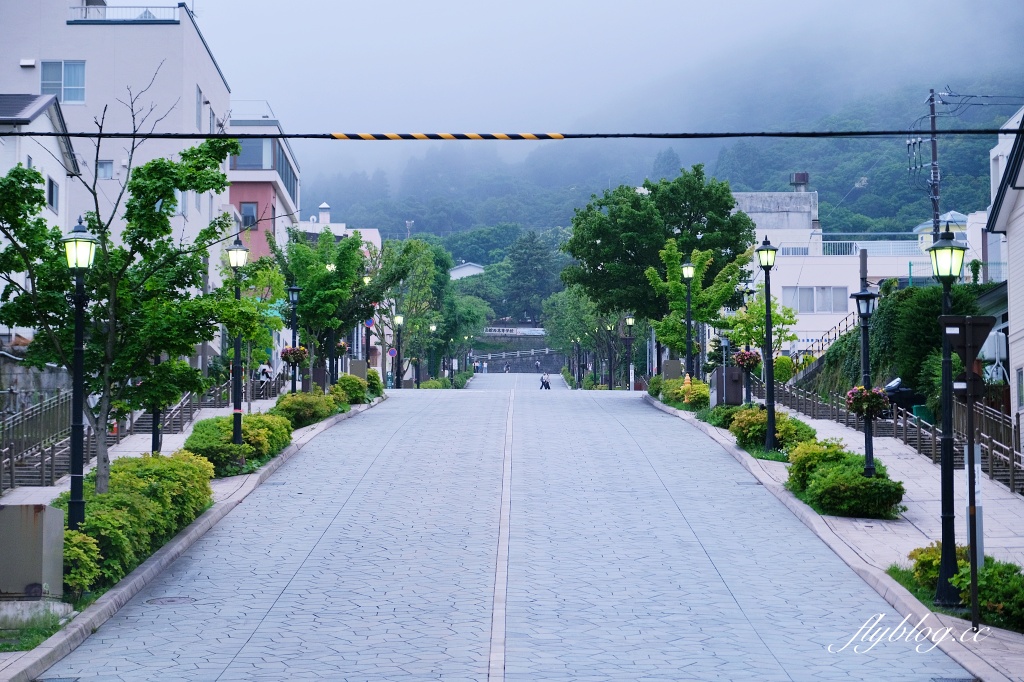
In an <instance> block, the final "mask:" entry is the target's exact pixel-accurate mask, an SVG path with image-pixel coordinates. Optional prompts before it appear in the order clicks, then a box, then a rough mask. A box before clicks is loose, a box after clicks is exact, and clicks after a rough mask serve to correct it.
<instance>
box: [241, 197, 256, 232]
mask: <svg viewBox="0 0 1024 682" xmlns="http://www.w3.org/2000/svg"><path fill="white" fill-rule="evenodd" d="M258 210H259V209H258V206H257V204H256V202H255V201H243V202H242V203H241V205H240V206H239V211H238V212H239V213H241V214H242V228H243V229H246V230H253V229H256V216H257V212H258Z"/></svg>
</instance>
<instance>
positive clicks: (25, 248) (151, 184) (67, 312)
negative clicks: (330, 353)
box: [0, 140, 255, 493]
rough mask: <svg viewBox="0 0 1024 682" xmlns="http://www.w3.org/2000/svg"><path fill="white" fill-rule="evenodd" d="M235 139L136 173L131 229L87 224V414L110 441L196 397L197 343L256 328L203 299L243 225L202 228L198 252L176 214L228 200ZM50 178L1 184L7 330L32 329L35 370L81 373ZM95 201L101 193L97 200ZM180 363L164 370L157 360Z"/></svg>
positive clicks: (104, 458)
mask: <svg viewBox="0 0 1024 682" xmlns="http://www.w3.org/2000/svg"><path fill="white" fill-rule="evenodd" d="M238 150H239V146H238V143H237V142H236V141H234V140H208V141H206V142H203V143H202V144H200V145H198V146H196V147H193V148H190V149H186V150H183V151H182V152H181V153H180V155H179V158H178V160H177V161H174V160H171V159H167V158H159V159H154V160H152V161H150V162H148V163H146V164H145V165H143V166H140V167H137V168H134V169H133V170H132V173H131V176H130V178H129V180H128V184H127V186H126V188H125V189H126V196H127V201H126V202H125V204H124V206H123V211H117V212H118V213H121V215H122V216H123V219H124V228H123V229H122V230H121V231H120V233H119V234H116V235H115V234H114V232H113V229H112V223H113V219H114V218H113V217H114V215H115V212H111V214H110V216H109V217H107V218H106V220H103V219H101V216H100V215H99V208H98V206H99V203H98V201H97V210H96V211H91V212H89V213H87V214H86V215H85V225H86V229H87V230H88V232H90V233H91V234H92V235H94V236H95V237H96V239H97V240H98V245H97V252H96V258H95V261H94V264H93V267H92V268H91V269H90V270H89V271H88V272H87V273H86V276H85V290H86V295H87V297H88V302H89V303H88V306H87V310H86V319H87V325H88V334H87V341H86V348H85V377H86V391H87V392H88V393H89V394H91V395H92V396H94V397H95V401H90V408H89V409H88V410H87V411H86V417H87V419H88V421H89V424H90V425H91V426H92V428H93V430H94V431H95V432H96V433H99V434H105V433H106V432H107V426H108V424H109V423H110V421H111V419H112V418H116V417H117V416H119V415H121V414H123V413H124V412H125V411H126V410H129V409H139V408H147V409H152V408H153V407H161V408H162V407H167V406H168V405H170V404H172V403H174V402H175V401H177V400H178V399H179V398H180V396H181V394H182V393H184V392H186V391H200V390H202V389H203V387H204V385H205V383H204V379H203V377H202V375H201V373H200V372H199V370H195V369H192V368H191V367H190V366H189V364H188V362H187V361H186V360H183V359H181V358H187V357H191V355H192V354H193V352H194V349H195V346H196V345H198V344H200V343H203V342H206V341H209V340H211V339H213V338H214V337H215V335H216V332H217V330H218V328H219V326H220V325H221V324H225V325H227V326H229V327H231V328H233V329H240V330H242V329H245V328H246V327H247V325H249V324H251V322H250V320H252V319H254V318H255V315H254V310H253V309H252V306H251V304H250V303H249V302H247V301H242V302H241V304H236V303H235V301H234V296H233V292H232V294H231V295H229V294H228V292H227V291H226V290H225V289H221V290H219V291H216V292H213V293H210V294H198V295H197V294H196V293H195V292H197V291H202V286H203V277H204V274H205V273H206V272H207V266H206V259H207V258H208V257H209V249H210V247H211V246H213V245H214V244H216V243H218V242H220V241H223V240H224V238H225V234H227V233H228V231H229V230H230V229H232V227H233V223H232V221H231V219H230V217H229V216H226V215H224V216H221V217H220V218H218V219H216V220H214V221H213V222H212V223H210V225H208V226H207V227H205V228H202V229H201V230H199V233H198V234H197V236H196V237H195V239H194V240H193V242H192V243H190V244H187V243H182V242H181V241H180V239H179V237H178V235H176V234H174V231H173V228H172V225H171V217H172V216H173V215H174V214H175V211H176V208H177V198H176V192H177V193H181V192H185V191H192V192H198V193H204V192H213V193H220V192H222V191H223V190H224V189H225V188H226V187H227V178H226V177H225V175H224V173H223V172H222V170H221V169H222V167H223V163H224V161H225V159H227V157H228V155H229V154H232V153H238ZM42 183H43V178H42V176H41V175H40V174H39V173H38V172H37V171H35V170H32V169H27V168H24V167H22V166H20V165H19V166H17V167H15V168H14V169H12V170H11V171H10V172H9V173H8V174H7V176H5V177H4V178H3V179H2V181H0V234H2V236H3V237H4V241H5V245H4V247H3V249H2V250H0V280H2V281H3V282H4V284H5V286H4V290H3V294H2V297H0V321H2V323H3V324H6V325H10V326H23V327H32V328H35V329H36V335H35V338H34V339H33V342H32V344H31V345H30V346H29V349H28V353H27V355H26V362H27V363H28V364H29V365H30V366H34V367H39V368H41V367H43V366H44V365H46V364H47V363H54V364H56V365H59V366H62V367H65V368H68V369H70V367H71V358H72V351H73V343H74V323H73V315H74V312H73V307H72V306H71V305H69V303H68V302H69V301H70V300H71V299H72V297H73V292H74V282H73V278H72V277H71V275H70V274H69V272H68V270H67V264H66V262H65V261H64V250H63V248H62V246H61V244H60V241H61V238H62V236H63V235H61V234H60V231H59V230H58V229H56V228H53V227H50V226H49V225H47V224H46V221H45V220H44V219H43V218H41V217H39V216H38V213H39V212H40V211H41V210H42V208H43V207H44V206H45V194H44V192H43V189H42ZM94 198H95V195H94ZM159 356H166V357H167V358H169V359H168V360H166V361H164V362H161V363H159V364H154V363H153V362H152V358H154V357H159ZM97 450H98V454H97V467H96V473H97V479H96V490H97V492H101V493H103V492H106V491H107V487H108V483H109V475H110V461H109V457H108V455H107V448H106V442H105V440H104V439H103V438H99V439H97Z"/></svg>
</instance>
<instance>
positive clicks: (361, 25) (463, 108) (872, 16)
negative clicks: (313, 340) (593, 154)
mask: <svg viewBox="0 0 1024 682" xmlns="http://www.w3.org/2000/svg"><path fill="white" fill-rule="evenodd" d="M188 1H189V4H190V5H194V9H195V13H196V15H197V20H198V23H199V25H200V29H201V30H202V32H203V34H204V36H205V38H206V40H207V42H208V43H209V44H210V47H211V49H212V51H213V53H214V55H215V57H216V59H217V61H218V63H219V64H220V67H221V69H222V70H223V72H224V74H225V76H226V77H227V80H228V83H229V84H230V86H231V88H232V97H233V98H234V99H262V100H267V101H269V103H270V105H271V107H272V108H273V109H274V111H275V113H276V114H277V115H278V117H279V119H280V120H281V122H282V124H283V126H284V127H285V130H286V131H287V132H332V131H341V132H549V131H558V132H627V131H628V132H663V131H668V130H672V131H673V132H675V131H681V130H684V129H686V126H687V123H688V122H690V121H693V120H708V119H707V117H704V118H701V116H700V113H701V111H702V110H713V109H714V104H715V102H716V100H717V99H718V98H719V97H720V96H721V95H722V93H723V91H726V90H735V89H737V88H738V89H742V88H743V87H744V85H743V84H744V83H747V82H750V80H749V79H751V78H754V79H757V78H759V77H763V78H764V79H774V80H777V81H778V82H779V86H780V87H785V88H791V87H793V84H794V83H799V84H801V86H802V87H803V88H805V89H806V91H807V92H810V93H820V97H822V98H828V97H831V96H834V95H835V94H836V93H838V92H848V91H856V92H867V91H870V90H872V89H874V88H879V89H881V88H884V87H886V86H887V85H889V84H891V83H893V82H900V83H903V82H906V81H907V80H909V79H912V78H919V79H920V80H921V81H922V82H923V83H926V85H925V86H924V89H923V90H922V100H924V99H925V98H926V97H927V87H929V86H931V87H936V88H940V89H941V88H943V87H945V85H947V81H949V80H953V81H955V79H956V77H957V76H961V75H967V74H977V75H983V74H984V73H986V72H990V71H993V70H999V71H1002V72H1005V71H1006V70H1007V69H1008V68H1013V64H1014V62H1016V63H1017V64H1018V67H1019V64H1020V45H1021V36H1024V0H929V1H927V2H926V1H923V0H820V1H816V2H810V1H805V2H798V1H790V2H780V1H778V0H716V1H711V2H708V1H706V0H704V1H700V2H695V1H692V0H629V1H626V0H619V1H610V0H586V1H585V0H546V1H543V2H538V1H537V0H516V1H515V2H501V1H495V0H492V1H490V2H487V1H483V2H480V1H477V2H466V1H463V0H439V1H436V2H431V3H427V2H413V1H411V0H374V1H371V2H367V1H364V0H348V1H335V0H288V1H287V2H280V1H278V2H272V1H271V0H194V1H193V0H188ZM109 4H124V5H129V4H131V5H137V4H140V3H138V2H137V0H131V1H122V0H114V1H112V2H110V3H109ZM1021 70H1022V71H1024V69H1021ZM952 84H953V85H955V82H954V83H952ZM734 95H735V92H733V96H734ZM751 104H753V105H755V106H756V102H755V103H751ZM713 120H715V121H721V126H719V127H717V129H719V130H723V129H727V128H732V129H735V128H734V127H733V126H731V125H730V123H731V122H730V121H728V120H727V117H722V118H720V119H717V118H716V119H713ZM714 127H715V126H714V125H712V126H710V127H708V129H711V128H714ZM627 129H628V130H627ZM429 144H444V143H424V142H375V143H367V142H328V141H320V142H301V141H299V142H297V143H296V144H295V145H294V146H295V148H296V150H297V152H298V154H299V161H300V163H301V164H302V170H303V175H304V177H306V178H311V177H315V176H317V175H318V174H323V173H327V174H334V173H338V172H350V171H351V170H355V169H360V170H368V171H371V172H372V170H374V168H375V167H377V166H382V167H385V168H387V169H390V170H394V168H396V167H397V164H398V163H399V161H400V160H401V159H403V158H406V157H407V156H408V155H409V154H416V155H420V154H422V153H423V152H424V151H425V150H426V146H427V145H429ZM458 144H483V143H458ZM494 144H498V145H506V146H504V147H502V151H503V153H505V154H507V155H509V157H510V158H513V157H515V156H517V155H522V154H524V153H526V152H528V151H529V150H530V147H529V145H536V144H537V143H524V142H509V143H494ZM549 144H550V143H549ZM553 144H567V143H565V142H559V143H553ZM371 145H372V146H371ZM507 145H513V146H515V147H516V148H512V147H509V146H507Z"/></svg>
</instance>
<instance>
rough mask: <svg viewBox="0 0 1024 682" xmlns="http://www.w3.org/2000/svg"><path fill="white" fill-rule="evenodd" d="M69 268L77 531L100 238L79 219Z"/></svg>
mask: <svg viewBox="0 0 1024 682" xmlns="http://www.w3.org/2000/svg"><path fill="white" fill-rule="evenodd" d="M62 243H63V244H64V255H65V257H66V258H67V262H68V268H69V269H70V270H71V272H72V273H74V275H75V299H74V301H75V348H74V351H73V353H72V356H71V499H70V500H68V528H69V529H71V530H77V529H78V527H79V526H80V525H81V524H82V522H83V521H85V494H84V493H85V491H84V487H83V483H84V480H85V479H84V469H85V423H84V422H83V421H82V418H83V416H84V413H85V300H86V299H85V272H86V270H88V269H89V268H91V267H92V261H93V258H94V257H95V256H96V238H95V237H93V236H92V235H91V234H89V233H88V232H86V231H85V225H83V224H82V219H81V218H79V219H78V224H77V225H75V227H74V229H72V230H71V233H70V234H69V235H68V236H66V237H64V239H63V240H62Z"/></svg>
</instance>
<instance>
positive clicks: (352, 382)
mask: <svg viewBox="0 0 1024 682" xmlns="http://www.w3.org/2000/svg"><path fill="white" fill-rule="evenodd" d="M331 396H332V397H333V398H334V400H335V402H343V403H348V404H349V405H363V404H365V403H368V402H370V401H371V400H372V398H371V397H370V386H369V384H367V383H366V381H365V380H363V379H360V378H359V377H357V376H356V375H354V374H342V375H340V376H339V377H338V383H336V384H334V385H333V386H331Z"/></svg>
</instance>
